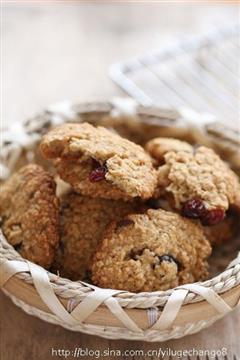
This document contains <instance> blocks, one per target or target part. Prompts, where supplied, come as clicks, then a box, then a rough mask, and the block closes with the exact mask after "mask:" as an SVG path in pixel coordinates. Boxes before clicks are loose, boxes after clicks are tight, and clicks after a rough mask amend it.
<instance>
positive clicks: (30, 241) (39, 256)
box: [0, 164, 59, 268]
mask: <svg viewBox="0 0 240 360" xmlns="http://www.w3.org/2000/svg"><path fill="white" fill-rule="evenodd" d="M55 190H56V185H55V182H54V179H53V177H52V176H51V175H50V174H49V173H48V172H46V171H45V170H43V169H42V168H41V167H40V166H38V165H33V164H32V165H27V166H24V167H22V168H21V169H20V170H19V171H18V172H16V173H15V174H14V175H13V176H12V177H11V178H10V179H9V180H7V181H6V182H5V184H4V185H3V186H1V189H0V216H1V219H2V230H3V233H4V234H5V236H6V238H7V240H8V242H9V243H10V244H11V245H13V246H14V247H15V248H16V250H17V251H19V253H20V254H21V255H22V256H23V257H24V258H26V259H28V260H30V261H32V262H35V263H37V264H39V265H41V266H43V267H45V268H48V267H49V266H50V265H51V263H52V261H53V257H54V252H55V249H56V248H57V246H58V243H59V204H58V199H57V197H56V195H55Z"/></svg>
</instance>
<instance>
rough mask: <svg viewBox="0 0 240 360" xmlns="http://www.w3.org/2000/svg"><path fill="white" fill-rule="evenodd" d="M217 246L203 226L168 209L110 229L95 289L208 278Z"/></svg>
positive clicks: (98, 257) (97, 261)
mask: <svg viewBox="0 0 240 360" xmlns="http://www.w3.org/2000/svg"><path fill="white" fill-rule="evenodd" d="M210 253H211V246H210V243H209V241H208V240H207V238H206V237H205V236H204V233H203V229H202V227H201V226H199V225H197V224H195V223H193V222H192V221H191V220H189V219H186V218H183V217H181V216H180V215H178V214H176V213H172V212H168V211H164V210H148V211H147V212H146V213H145V214H138V215H128V216H127V217H126V218H125V219H124V220H121V221H119V222H116V221H115V222H113V223H111V225H109V227H108V229H107V231H106V233H105V236H104V239H103V241H102V242H101V244H100V246H99V248H98V250H97V252H96V254H95V255H94V257H93V262H92V281H93V283H94V284H96V285H98V286H101V287H105V288H113V289H120V290H122V289H123V290H128V291H133V292H139V291H155V290H167V289H170V288H172V287H175V286H178V285H180V284H184V283H188V282H194V281H198V280H202V279H205V278H206V276H207V274H208V271H207V268H208V264H207V258H208V256H209V255H210Z"/></svg>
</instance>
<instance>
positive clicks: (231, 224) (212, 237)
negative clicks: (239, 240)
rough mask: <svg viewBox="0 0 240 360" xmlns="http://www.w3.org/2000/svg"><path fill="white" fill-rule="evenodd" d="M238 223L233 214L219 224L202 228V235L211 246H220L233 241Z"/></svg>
mask: <svg viewBox="0 0 240 360" xmlns="http://www.w3.org/2000/svg"><path fill="white" fill-rule="evenodd" d="M238 221H239V220H238V219H237V218H236V217H235V216H234V215H233V214H230V215H229V214H228V215H227V216H226V217H225V219H224V220H223V221H222V222H221V223H219V224H216V225H213V226H204V234H205V236H206V237H207V238H208V240H209V241H210V242H211V244H212V245H221V244H223V243H225V242H227V241H231V240H232V239H234V236H235V235H236V233H237V230H238Z"/></svg>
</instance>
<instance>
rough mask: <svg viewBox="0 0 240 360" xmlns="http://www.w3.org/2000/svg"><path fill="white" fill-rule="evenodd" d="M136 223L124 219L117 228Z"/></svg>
mask: <svg viewBox="0 0 240 360" xmlns="http://www.w3.org/2000/svg"><path fill="white" fill-rule="evenodd" d="M133 224H134V221H133V220H131V219H123V220H120V221H118V222H117V228H120V227H125V226H129V225H133Z"/></svg>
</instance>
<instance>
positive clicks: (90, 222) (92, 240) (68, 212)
mask: <svg viewBox="0 0 240 360" xmlns="http://www.w3.org/2000/svg"><path fill="white" fill-rule="evenodd" d="M61 203H62V204H61V209H62V210H61V240H60V246H59V248H58V250H57V253H56V257H55V260H54V264H53V270H54V271H55V272H56V271H57V272H59V274H60V275H61V276H65V277H68V278H70V279H72V280H83V279H84V278H85V277H86V276H87V273H88V270H89V262H90V259H91V257H92V255H93V253H94V252H95V251H96V247H97V245H98V243H99V241H100V239H101V237H102V235H103V232H104V230H105V228H106V226H107V225H108V224H109V223H110V222H111V221H113V220H117V221H118V220H120V219H121V218H123V217H124V216H125V215H127V214H129V213H132V212H135V211H136V208H137V205H138V203H136V202H131V203H128V202H124V201H120V200H116V201H115V200H108V199H96V198H90V197H88V196H82V195H79V194H76V193H73V192H72V193H69V194H66V195H65V196H64V197H63V198H62V201H61Z"/></svg>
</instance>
